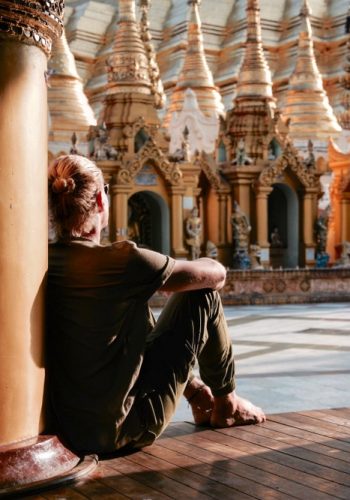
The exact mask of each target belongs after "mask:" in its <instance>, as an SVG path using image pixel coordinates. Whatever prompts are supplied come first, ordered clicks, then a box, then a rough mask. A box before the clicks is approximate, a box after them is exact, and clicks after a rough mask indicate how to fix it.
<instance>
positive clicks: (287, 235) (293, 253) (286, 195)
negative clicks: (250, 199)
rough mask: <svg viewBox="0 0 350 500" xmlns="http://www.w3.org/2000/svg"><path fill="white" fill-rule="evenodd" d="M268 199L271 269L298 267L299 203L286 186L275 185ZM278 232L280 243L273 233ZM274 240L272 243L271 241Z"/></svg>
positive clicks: (293, 192)
mask: <svg viewBox="0 0 350 500" xmlns="http://www.w3.org/2000/svg"><path fill="white" fill-rule="evenodd" d="M272 188H273V189H272V192H271V193H270V195H269V198H268V228H269V242H270V245H271V249H270V259H271V265H272V267H279V266H282V267H284V268H295V267H296V266H298V265H299V201H298V196H297V193H296V192H295V191H294V190H293V189H292V188H291V187H290V186H289V185H287V184H283V183H276V184H273V186H272ZM276 228H277V230H278V235H279V239H280V243H279V244H277V243H276V239H277V238H276V237H275V236H273V233H274V232H275V233H276ZM273 240H274V241H273Z"/></svg>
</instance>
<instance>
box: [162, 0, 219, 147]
mask: <svg viewBox="0 0 350 500" xmlns="http://www.w3.org/2000/svg"><path fill="white" fill-rule="evenodd" d="M188 5H189V6H190V16H189V21H188V32H187V50H186V55H185V59H184V63H183V67H182V70H181V72H180V75H179V78H178V81H177V84H176V86H175V88H174V90H173V92H172V94H171V99H170V105H169V108H168V111H167V116H166V117H165V120H164V125H165V126H168V127H169V134H170V137H171V142H170V152H171V153H173V152H174V151H175V150H176V149H178V148H179V147H180V146H181V140H182V132H183V130H184V129H185V127H186V128H187V130H188V134H189V137H188V139H189V145H190V150H191V153H192V154H193V153H194V152H195V151H196V150H197V151H206V152H208V153H209V152H213V151H214V148H215V141H216V139H217V135H218V126H219V116H221V115H223V113H224V106H223V103H222V100H221V96H220V93H219V91H218V89H217V87H216V86H215V84H214V80H213V75H212V73H211V71H210V69H209V66H208V63H207V60H206V56H205V51H204V46H203V35H202V28H201V20H200V16H199V5H200V0H189V1H188Z"/></svg>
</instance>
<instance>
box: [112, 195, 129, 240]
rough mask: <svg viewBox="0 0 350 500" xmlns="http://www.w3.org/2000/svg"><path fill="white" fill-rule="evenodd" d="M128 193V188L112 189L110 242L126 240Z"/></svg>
mask: <svg viewBox="0 0 350 500" xmlns="http://www.w3.org/2000/svg"><path fill="white" fill-rule="evenodd" d="M129 192H130V188H129V186H118V185H116V186H113V188H112V227H111V236H110V239H111V241H122V240H126V239H127V238H128V196H129Z"/></svg>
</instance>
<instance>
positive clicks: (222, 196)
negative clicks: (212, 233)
mask: <svg viewBox="0 0 350 500" xmlns="http://www.w3.org/2000/svg"><path fill="white" fill-rule="evenodd" d="M228 197H229V193H218V205H219V242H218V259H219V261H220V262H221V263H222V264H223V265H225V266H229V265H230V264H231V260H232V245H231V244H230V243H229V241H228V234H227V228H228V201H229V200H228Z"/></svg>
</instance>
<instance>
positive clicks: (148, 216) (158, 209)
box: [128, 191, 170, 255]
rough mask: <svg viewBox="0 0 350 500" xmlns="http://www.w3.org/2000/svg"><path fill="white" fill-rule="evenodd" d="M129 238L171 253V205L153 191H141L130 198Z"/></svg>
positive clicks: (140, 243)
mask: <svg viewBox="0 0 350 500" xmlns="http://www.w3.org/2000/svg"><path fill="white" fill-rule="evenodd" d="M128 238H129V239H131V240H133V241H135V243H137V245H139V246H141V247H145V248H149V249H151V250H155V251H157V252H161V253H164V254H167V255H169V253H170V221H169V207H168V205H167V204H166V203H165V201H164V200H163V198H162V197H161V196H160V195H159V194H157V193H154V192H153V191H139V192H137V193H134V194H133V195H132V196H130V198H129V199H128Z"/></svg>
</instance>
